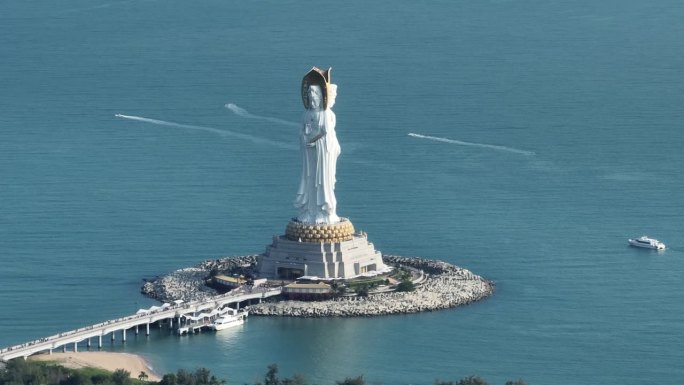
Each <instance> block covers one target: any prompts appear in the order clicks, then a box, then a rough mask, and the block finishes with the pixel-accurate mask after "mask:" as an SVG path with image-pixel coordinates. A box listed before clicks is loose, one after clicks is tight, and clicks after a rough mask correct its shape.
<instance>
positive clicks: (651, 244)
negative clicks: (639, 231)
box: [628, 235, 665, 250]
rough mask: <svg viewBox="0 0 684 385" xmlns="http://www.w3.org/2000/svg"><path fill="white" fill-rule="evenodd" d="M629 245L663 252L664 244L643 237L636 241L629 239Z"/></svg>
mask: <svg viewBox="0 0 684 385" xmlns="http://www.w3.org/2000/svg"><path fill="white" fill-rule="evenodd" d="M628 242H629V244H630V245H632V246H636V247H644V248H647V249H656V250H665V244H664V243H662V242H660V241H659V240H657V239H653V238H649V237H647V236H645V235H644V236H643V237H641V238H637V239H630V240H629V241H628Z"/></svg>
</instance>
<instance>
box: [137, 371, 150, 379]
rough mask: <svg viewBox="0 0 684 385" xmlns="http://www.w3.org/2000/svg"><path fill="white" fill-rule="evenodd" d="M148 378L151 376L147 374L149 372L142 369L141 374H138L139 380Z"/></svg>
mask: <svg viewBox="0 0 684 385" xmlns="http://www.w3.org/2000/svg"><path fill="white" fill-rule="evenodd" d="M148 378H149V376H148V375H147V373H145V372H143V371H141V372H140V374H138V380H140V381H147V379H148Z"/></svg>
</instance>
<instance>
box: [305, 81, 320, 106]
mask: <svg viewBox="0 0 684 385" xmlns="http://www.w3.org/2000/svg"><path fill="white" fill-rule="evenodd" d="M307 96H308V97H307V101H308V102H309V105H308V106H306V108H307V109H311V110H320V109H322V108H323V91H322V90H321V86H319V85H316V84H311V85H310V86H309V88H308V89H307Z"/></svg>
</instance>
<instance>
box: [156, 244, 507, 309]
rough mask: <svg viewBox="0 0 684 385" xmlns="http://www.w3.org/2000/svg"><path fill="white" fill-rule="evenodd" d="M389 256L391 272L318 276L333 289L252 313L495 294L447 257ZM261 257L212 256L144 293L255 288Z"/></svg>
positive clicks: (166, 296) (439, 304)
mask: <svg viewBox="0 0 684 385" xmlns="http://www.w3.org/2000/svg"><path fill="white" fill-rule="evenodd" d="M383 260H384V261H385V263H387V264H388V265H390V266H392V267H393V269H392V271H391V272H388V273H385V274H378V275H374V276H370V275H369V276H361V277H357V278H353V279H348V280H321V279H315V280H314V281H315V282H317V285H318V286H319V287H328V290H325V291H324V292H319V293H311V294H309V295H308V297H306V298H302V299H299V300H295V299H288V298H292V297H296V295H295V296H287V295H285V294H281V295H280V296H277V297H272V298H270V299H269V300H268V301H265V302H261V303H259V304H252V305H250V306H249V313H250V314H251V315H257V316H281V317H282V316H286V317H367V316H381V315H391V314H406V313H417V312H421V311H434V310H440V309H448V308H454V307H457V306H462V305H466V304H469V303H472V302H475V301H479V300H481V299H484V298H487V297H489V296H490V295H492V294H493V293H494V288H495V285H494V283H493V282H491V281H489V280H486V279H484V278H482V277H480V276H478V275H476V274H473V273H472V272H470V271H469V270H466V269H463V268H460V267H458V266H454V265H452V264H449V263H446V262H443V261H437V260H430V259H422V258H416V257H400V256H391V255H385V256H383ZM256 261H257V256H256V255H250V256H241V257H228V258H223V259H217V260H207V261H204V262H202V263H200V264H198V265H197V266H195V267H190V268H184V269H179V270H176V271H174V272H172V273H170V274H168V275H165V276H161V277H157V278H154V279H151V280H147V281H146V282H145V284H144V285H143V287H142V293H143V294H145V295H147V296H149V297H151V298H154V299H157V300H159V301H161V302H173V301H177V300H182V301H185V302H190V301H197V300H203V301H208V300H210V299H211V298H212V297H214V296H217V295H220V294H222V293H224V292H226V291H228V290H233V291H240V290H252V288H253V287H254V286H253V285H254V284H255V283H257V284H259V282H260V280H259V279H254V276H253V275H252V274H253V272H254V271H255V267H256ZM216 277H233V278H234V282H235V286H225V288H224V289H223V290H222V288H221V286H220V285H216V282H217V280H216V279H215V278H216ZM388 281H389V282H388ZM303 282H305V284H307V283H310V282H311V280H310V279H301V280H294V281H284V280H275V281H274V280H266V281H265V282H263V281H262V283H260V284H265V285H275V286H277V285H282V286H283V287H287V286H292V285H293V284H297V283H303ZM388 283H389V284H388ZM285 292H287V290H285V291H284V293H285Z"/></svg>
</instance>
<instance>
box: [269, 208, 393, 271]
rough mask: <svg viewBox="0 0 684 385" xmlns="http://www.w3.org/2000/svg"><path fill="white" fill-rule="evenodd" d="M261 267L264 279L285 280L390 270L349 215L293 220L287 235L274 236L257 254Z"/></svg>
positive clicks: (288, 226) (288, 227) (289, 224)
mask: <svg viewBox="0 0 684 385" xmlns="http://www.w3.org/2000/svg"><path fill="white" fill-rule="evenodd" d="M257 268H258V270H259V276H260V277H262V278H270V279H282V280H294V279H296V278H299V277H302V276H308V277H318V278H322V279H331V278H353V277H356V276H359V275H362V274H364V273H369V272H373V271H378V272H381V271H385V270H386V269H387V267H386V266H385V264H384V263H383V261H382V254H381V253H380V252H379V251H378V250H375V246H373V244H372V243H371V242H369V241H368V236H367V234H366V233H362V232H361V233H356V232H354V226H353V225H352V223H351V221H349V220H348V219H345V218H343V219H342V221H340V222H339V223H335V224H319V225H310V224H305V223H302V222H298V221H296V220H292V221H290V223H288V225H287V229H286V232H285V235H280V236H275V237H273V243H271V244H270V245H269V246H267V247H266V251H265V252H264V253H263V254H261V255H259V256H258V257H257Z"/></svg>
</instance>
